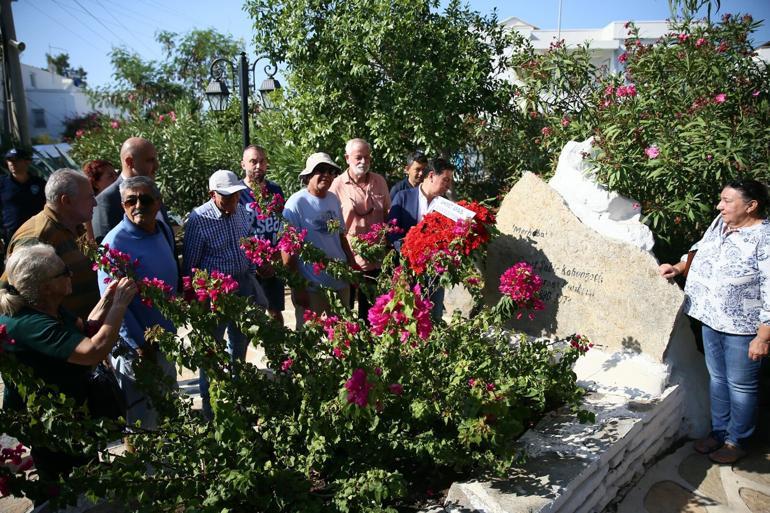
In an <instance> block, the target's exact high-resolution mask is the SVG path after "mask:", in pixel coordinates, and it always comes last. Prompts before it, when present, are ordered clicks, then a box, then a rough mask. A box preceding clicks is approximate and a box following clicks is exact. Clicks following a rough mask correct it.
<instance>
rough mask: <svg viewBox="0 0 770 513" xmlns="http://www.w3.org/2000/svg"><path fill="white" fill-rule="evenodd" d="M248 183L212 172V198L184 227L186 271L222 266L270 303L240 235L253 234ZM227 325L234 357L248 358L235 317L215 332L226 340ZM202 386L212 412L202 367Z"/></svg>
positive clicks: (245, 289) (244, 292) (206, 409)
mask: <svg viewBox="0 0 770 513" xmlns="http://www.w3.org/2000/svg"><path fill="white" fill-rule="evenodd" d="M244 189H246V186H245V185H243V183H242V182H241V181H240V180H239V179H238V177H237V176H236V175H235V173H233V172H232V171H227V170H225V169H220V170H219V171H216V172H215V173H214V174H212V175H211V177H210V178H209V196H210V198H211V199H209V201H207V202H206V203H204V204H203V205H201V206H199V207H197V208H195V209H194V210H193V211H192V212H191V213H190V217H189V219H188V220H187V224H186V225H185V231H184V249H183V256H184V264H183V268H184V271H185V274H192V270H193V269H205V270H206V271H209V272H211V271H219V272H222V273H224V274H229V275H230V276H232V277H233V279H235V280H236V281H237V282H238V294H239V295H241V296H246V297H250V298H252V299H253V300H254V302H255V303H256V304H258V305H261V306H263V307H265V308H267V299H266V298H265V293H264V292H263V291H262V287H261V286H260V285H259V283H257V278H256V269H255V267H254V264H252V263H251V262H250V261H249V260H248V259H247V258H246V254H245V253H244V252H243V250H242V249H241V239H242V238H244V237H248V236H249V235H251V217H250V216H249V213H248V212H247V211H246V208H245V207H244V206H243V205H241V204H240V196H241V192H242V191H243V190H244ZM225 330H227V340H228V344H227V352H228V353H229V354H230V358H231V360H232V361H233V363H234V362H235V361H236V360H239V361H243V360H245V359H246V349H247V348H248V340H247V339H246V336H245V335H244V334H243V333H241V331H240V330H239V329H238V326H237V325H236V323H235V322H234V321H228V322H226V323H224V324H222V325H220V326H218V327H217V328H216V329H215V331H214V337H216V338H217V339H218V340H224V336H225ZM200 390H201V398H202V399H203V414H204V416H205V417H206V418H211V403H210V402H209V387H208V378H207V377H206V374H205V372H203V370H201V374H200Z"/></svg>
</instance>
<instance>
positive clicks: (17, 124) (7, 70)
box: [0, 0, 30, 146]
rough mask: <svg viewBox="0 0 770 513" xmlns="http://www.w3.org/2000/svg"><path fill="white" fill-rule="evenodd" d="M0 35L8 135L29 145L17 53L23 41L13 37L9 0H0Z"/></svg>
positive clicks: (14, 33) (20, 50)
mask: <svg viewBox="0 0 770 513" xmlns="http://www.w3.org/2000/svg"><path fill="white" fill-rule="evenodd" d="M0 37H2V48H3V90H4V93H5V95H4V96H5V98H4V100H5V117H6V119H7V121H6V122H5V123H4V124H7V126H8V128H9V129H10V133H9V135H10V137H11V139H12V140H13V141H14V142H15V143H19V144H21V145H22V146H30V138H29V118H28V117H27V100H26V98H25V95H24V81H23V80H22V75H21V62H20V61H19V54H20V53H21V52H22V51H24V43H21V42H19V41H18V40H17V39H16V28H15V26H14V24H13V12H12V11H11V0H0Z"/></svg>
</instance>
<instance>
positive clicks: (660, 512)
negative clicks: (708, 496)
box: [644, 481, 708, 513]
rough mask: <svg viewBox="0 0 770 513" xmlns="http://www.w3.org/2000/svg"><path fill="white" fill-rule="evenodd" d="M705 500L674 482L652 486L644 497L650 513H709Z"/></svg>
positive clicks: (664, 482)
mask: <svg viewBox="0 0 770 513" xmlns="http://www.w3.org/2000/svg"><path fill="white" fill-rule="evenodd" d="M705 506H706V504H705V501H703V499H701V498H700V497H698V496H697V495H695V494H693V493H692V492H690V491H688V490H685V489H684V488H682V487H681V486H679V485H678V484H676V483H674V482H673V481H660V482H657V483H655V484H654V485H652V486H651V487H650V489H649V491H648V492H647V495H646V496H645V497H644V509H645V510H646V511H647V512H648V513H708V510H707V509H706V507H705Z"/></svg>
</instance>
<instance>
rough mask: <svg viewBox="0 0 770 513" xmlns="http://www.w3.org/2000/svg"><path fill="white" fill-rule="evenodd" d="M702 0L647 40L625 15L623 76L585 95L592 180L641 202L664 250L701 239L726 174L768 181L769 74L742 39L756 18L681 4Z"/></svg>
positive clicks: (671, 252) (668, 253) (674, 253)
mask: <svg viewBox="0 0 770 513" xmlns="http://www.w3.org/2000/svg"><path fill="white" fill-rule="evenodd" d="M702 3H704V2H682V4H683V5H684V8H685V10H684V12H683V13H682V15H681V16H680V17H678V18H676V19H674V20H672V21H671V24H670V32H669V33H668V34H666V35H665V36H664V37H662V38H661V39H659V40H658V41H656V42H654V43H652V44H645V43H644V42H643V40H642V39H641V37H642V36H640V31H639V28H638V27H636V26H635V25H634V24H633V23H629V24H628V25H627V30H628V37H627V39H626V41H625V48H626V52H625V53H623V54H622V55H621V56H620V58H619V60H620V62H621V63H622V64H623V65H624V66H625V74H624V75H620V76H610V77H607V78H606V79H604V81H603V82H602V84H601V87H600V88H599V89H597V92H596V96H595V98H594V104H595V106H594V108H595V112H596V122H595V130H594V134H595V139H594V141H595V146H596V148H597V149H598V150H599V153H598V157H597V159H596V162H597V163H598V165H599V178H600V179H601V180H602V181H603V182H604V183H606V184H607V185H608V186H609V187H610V189H612V190H615V191H618V192H620V193H622V194H624V195H626V196H628V197H632V198H635V199H636V200H638V201H639V202H640V203H641V207H642V212H643V215H644V220H645V222H646V223H647V224H649V225H650V227H651V229H652V230H653V232H654V233H655V235H656V237H657V244H656V253H658V255H659V256H661V257H665V258H672V257H673V258H678V256H679V255H680V254H682V253H683V252H686V251H687V249H689V246H690V245H691V244H692V243H693V242H695V241H696V240H698V239H699V238H700V236H701V235H702V233H703V232H704V231H705V229H706V227H708V225H709V223H710V222H711V221H712V220H713V218H714V216H715V209H714V206H715V204H716V202H717V198H718V196H719V191H720V190H721V188H722V186H723V185H724V184H725V182H727V181H728V180H730V179H732V178H734V177H736V176H739V175H741V176H746V177H752V178H756V179H758V180H761V181H764V182H768V181H770V129H768V127H770V80H769V79H770V72H768V68H767V66H766V63H763V62H762V61H760V60H758V59H757V57H756V55H757V54H756V53H755V52H754V50H753V49H752V46H751V41H750V39H751V34H752V33H753V32H754V31H755V30H756V28H757V26H758V25H759V23H760V22H759V21H757V20H754V19H753V18H752V17H751V16H750V15H748V14H746V15H744V14H738V15H731V14H723V15H722V16H721V17H717V18H716V19H702V18H697V17H695V15H694V14H693V12H692V11H691V10H690V11H688V10H687V7H688V5H689V6H690V7H695V6H696V5H694V4H702ZM691 4H692V5H691Z"/></svg>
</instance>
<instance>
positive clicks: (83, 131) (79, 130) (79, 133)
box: [75, 128, 86, 138]
mask: <svg viewBox="0 0 770 513" xmlns="http://www.w3.org/2000/svg"><path fill="white" fill-rule="evenodd" d="M84 135H86V131H85V130H83V129H82V128H80V129H78V130H77V131H76V132H75V137H78V138H80V137H83V136H84Z"/></svg>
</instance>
